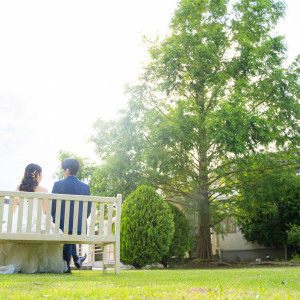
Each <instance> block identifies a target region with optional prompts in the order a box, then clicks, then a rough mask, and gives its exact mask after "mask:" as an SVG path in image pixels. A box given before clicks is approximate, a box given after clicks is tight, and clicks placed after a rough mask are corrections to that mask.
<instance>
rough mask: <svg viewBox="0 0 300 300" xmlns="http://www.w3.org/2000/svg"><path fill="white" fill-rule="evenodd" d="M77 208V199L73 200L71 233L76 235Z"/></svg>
mask: <svg viewBox="0 0 300 300" xmlns="http://www.w3.org/2000/svg"><path fill="white" fill-rule="evenodd" d="M78 210H79V201H74V214H73V235H74V234H75V235H77V228H78Z"/></svg>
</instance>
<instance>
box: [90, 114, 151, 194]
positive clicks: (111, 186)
mask: <svg viewBox="0 0 300 300" xmlns="http://www.w3.org/2000/svg"><path fill="white" fill-rule="evenodd" d="M132 118H133V116H126V117H124V118H123V119H121V120H120V121H119V122H116V121H109V122H107V123H105V122H103V121H102V120H101V119H99V120H97V122H96V124H95V132H96V133H95V135H94V136H92V137H91V139H90V140H91V141H92V142H94V143H95V145H96V152H97V154H98V155H99V157H100V158H101V160H102V161H104V163H103V164H102V165H101V166H100V167H98V168H97V169H96V170H95V172H94V173H93V174H92V177H91V188H92V192H93V194H94V195H103V196H110V197H111V196H115V195H116V194H122V195H123V197H124V199H126V197H127V196H128V195H129V194H131V193H132V192H134V191H135V190H136V188H137V187H138V186H141V185H143V184H145V183H146V181H145V180H144V178H143V175H142V159H141V158H140V152H141V150H140V149H139V147H140V144H139V142H138V136H137V134H136V125H135V124H134V123H133V122H132Z"/></svg>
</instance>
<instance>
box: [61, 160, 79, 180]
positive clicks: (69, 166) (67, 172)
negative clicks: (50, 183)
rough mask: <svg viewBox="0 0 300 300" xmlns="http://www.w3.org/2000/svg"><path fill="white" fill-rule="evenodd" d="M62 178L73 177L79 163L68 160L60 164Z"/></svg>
mask: <svg viewBox="0 0 300 300" xmlns="http://www.w3.org/2000/svg"><path fill="white" fill-rule="evenodd" d="M61 168H62V170H63V174H64V177H65V178H67V177H68V176H75V175H76V174H77V172H78V170H79V162H78V160H77V159H74V158H68V159H66V160H64V161H63V162H62V163H61Z"/></svg>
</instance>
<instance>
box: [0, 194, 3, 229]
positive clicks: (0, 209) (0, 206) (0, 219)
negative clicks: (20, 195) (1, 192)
mask: <svg viewBox="0 0 300 300" xmlns="http://www.w3.org/2000/svg"><path fill="white" fill-rule="evenodd" d="M3 212H4V197H1V196H0V232H2V222H3Z"/></svg>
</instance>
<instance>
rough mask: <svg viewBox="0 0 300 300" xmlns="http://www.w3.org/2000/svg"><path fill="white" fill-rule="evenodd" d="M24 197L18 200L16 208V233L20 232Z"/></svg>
mask: <svg viewBox="0 0 300 300" xmlns="http://www.w3.org/2000/svg"><path fill="white" fill-rule="evenodd" d="M24 201H25V199H24V197H20V198H19V208H18V223H17V232H19V233H21V232H22V221H23V211H24Z"/></svg>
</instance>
